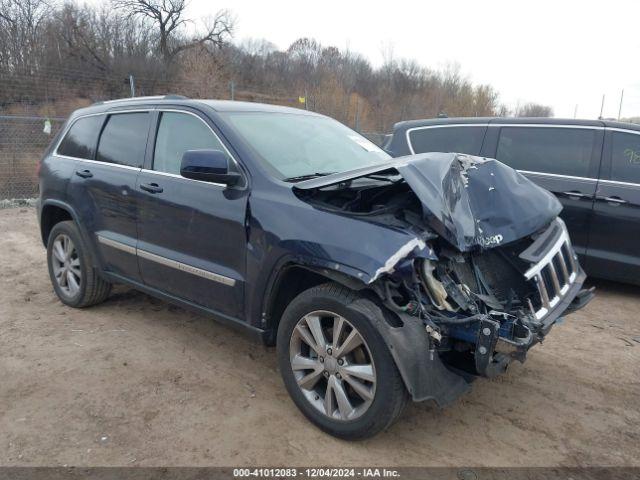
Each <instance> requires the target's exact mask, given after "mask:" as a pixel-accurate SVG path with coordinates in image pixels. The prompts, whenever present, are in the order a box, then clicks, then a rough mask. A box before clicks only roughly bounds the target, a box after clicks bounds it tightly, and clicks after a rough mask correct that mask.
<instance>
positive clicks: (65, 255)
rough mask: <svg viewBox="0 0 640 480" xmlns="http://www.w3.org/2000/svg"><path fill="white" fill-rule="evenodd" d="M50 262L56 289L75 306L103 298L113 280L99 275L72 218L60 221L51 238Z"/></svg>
mask: <svg viewBox="0 0 640 480" xmlns="http://www.w3.org/2000/svg"><path fill="white" fill-rule="evenodd" d="M47 263H48V266H49V276H50V277H51V283H52V284H53V289H54V290H55V292H56V295H58V298H59V299H60V300H61V301H62V302H63V303H64V304H66V305H69V306H71V307H78V308H81V307H88V306H91V305H95V304H97V303H100V302H103V301H104V300H105V299H106V298H107V297H108V296H109V292H110V291H111V284H110V283H109V282H107V281H105V280H104V279H102V278H101V277H100V276H99V275H98V271H97V269H95V268H94V267H93V266H92V262H91V257H90V255H89V252H88V250H87V249H86V248H85V246H84V243H83V241H82V238H81V236H80V233H79V232H78V228H77V227H76V225H75V224H74V223H73V222H71V221H64V222H60V223H57V224H56V225H55V226H54V227H53V229H52V230H51V233H50V234H49V241H48V242H47Z"/></svg>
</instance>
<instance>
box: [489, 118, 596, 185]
mask: <svg viewBox="0 0 640 480" xmlns="http://www.w3.org/2000/svg"><path fill="white" fill-rule="evenodd" d="M596 134H597V131H596V130H594V129H589V128H554V127H531V128H529V127H502V128H501V130H500V138H499V140H498V149H497V152H496V158H497V159H498V160H500V161H501V162H503V163H505V164H507V165H509V166H510V167H512V168H515V169H517V170H526V171H530V172H541V173H552V174H556V175H567V176H573V177H589V172H590V166H591V158H592V153H593V148H594V145H595V142H596V138H597V137H596Z"/></svg>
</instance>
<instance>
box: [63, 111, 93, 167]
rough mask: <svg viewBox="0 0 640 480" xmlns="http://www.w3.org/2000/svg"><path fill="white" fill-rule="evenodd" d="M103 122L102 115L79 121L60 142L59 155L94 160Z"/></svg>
mask: <svg viewBox="0 0 640 480" xmlns="http://www.w3.org/2000/svg"><path fill="white" fill-rule="evenodd" d="M103 120H104V118H103V117H102V115H94V116H91V117H84V118H80V119H78V120H77V121H76V122H75V123H74V124H73V125H72V126H71V128H70V129H69V131H68V132H67V134H66V135H65V136H64V138H63V139H62V142H60V145H59V146H58V152H57V153H58V155H66V156H68V157H75V158H84V159H87V160H93V157H94V156H95V154H96V143H98V134H99V133H100V127H101V126H102V121H103Z"/></svg>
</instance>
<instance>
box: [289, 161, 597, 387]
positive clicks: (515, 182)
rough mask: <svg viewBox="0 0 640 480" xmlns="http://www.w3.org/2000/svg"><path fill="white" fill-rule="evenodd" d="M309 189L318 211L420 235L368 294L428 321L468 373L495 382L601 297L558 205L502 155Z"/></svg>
mask: <svg viewBox="0 0 640 480" xmlns="http://www.w3.org/2000/svg"><path fill="white" fill-rule="evenodd" d="M320 180H322V179H320ZM305 183H307V185H303V186H301V187H302V188H299V189H297V190H296V194H297V195H298V196H299V198H301V199H303V200H305V201H307V202H308V203H310V204H312V205H313V206H314V207H316V208H320V209H323V210H326V211H330V212H334V213H336V214H340V215H348V216H352V217H358V218H361V219H362V220H364V221H367V222H374V223H378V224H381V225H385V226H387V227H389V228H392V229H401V230H403V231H405V232H410V233H411V234H412V235H413V239H412V240H411V241H409V242H408V243H406V244H405V245H402V246H401V247H400V248H399V249H398V251H397V253H396V254H395V255H393V256H392V257H390V258H388V259H384V260H385V261H384V263H383V264H382V265H381V266H380V267H379V268H378V269H377V271H376V272H375V275H373V276H372V278H371V280H370V281H369V282H368V288H370V289H372V290H373V291H375V292H376V294H377V295H378V297H379V298H380V300H381V301H382V302H383V304H384V305H385V306H386V307H387V308H388V309H389V310H390V311H392V312H398V313H403V314H409V315H411V316H413V317H417V318H419V319H420V320H421V321H422V322H423V324H424V328H425V330H426V332H427V333H428V336H429V338H430V348H431V351H432V352H433V353H434V354H435V353H436V352H437V353H438V354H439V355H440V356H441V358H442V359H443V360H444V361H445V363H447V364H448V365H449V366H452V367H454V368H456V369H459V370H460V371H464V372H467V373H469V374H471V375H482V376H494V375H496V374H499V373H502V372H503V371H504V370H505V369H506V368H507V366H508V364H509V363H510V362H511V361H512V360H514V359H517V360H519V361H524V359H525V357H526V353H527V351H528V349H529V348H530V347H531V346H532V345H534V344H535V343H538V342H541V341H542V340H543V338H544V337H545V335H546V334H547V333H548V332H549V330H550V329H551V327H552V325H553V324H554V323H555V322H556V321H557V320H558V318H559V317H560V316H561V315H562V314H564V313H567V311H571V310H572V309H577V308H580V307H581V306H583V305H584V304H586V303H587V302H588V301H589V300H590V299H591V297H592V296H593V294H592V292H591V291H585V290H580V289H581V285H582V282H583V280H584V273H583V272H582V270H581V268H580V266H579V264H578V262H577V257H576V255H575V253H574V251H573V249H572V247H571V243H570V240H569V236H568V234H567V231H566V228H565V226H564V223H563V222H562V220H560V219H559V218H558V216H557V215H558V213H559V212H560V206H559V203H558V202H557V200H556V199H555V198H554V197H553V196H552V195H551V194H549V193H548V192H546V191H544V190H542V189H541V188H539V187H538V186H536V185H535V184H533V183H531V182H530V181H529V180H527V179H526V178H525V177H523V176H522V175H520V174H519V173H518V172H516V171H515V170H512V169H510V168H509V167H507V166H505V165H503V164H501V163H500V162H497V161H496V160H486V159H480V158H477V157H470V156H468V155H461V154H426V156H423V158H422V159H419V161H418V162H414V161H412V162H410V163H407V164H403V163H399V164H397V165H394V166H392V167H391V168H389V167H387V168H386V169H384V170H380V169H378V170H377V171H374V172H363V174H362V175H359V176H356V177H354V178H348V179H340V180H338V181H334V182H331V183H327V182H325V183H323V182H322V181H313V182H305ZM514 190H515V194H514ZM505 202H506V203H505Z"/></svg>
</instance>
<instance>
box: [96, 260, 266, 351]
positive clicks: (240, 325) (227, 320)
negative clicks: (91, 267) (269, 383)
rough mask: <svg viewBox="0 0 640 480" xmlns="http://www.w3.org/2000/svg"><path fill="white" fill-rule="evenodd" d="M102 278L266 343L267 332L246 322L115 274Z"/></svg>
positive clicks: (104, 273)
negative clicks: (210, 319)
mask: <svg viewBox="0 0 640 480" xmlns="http://www.w3.org/2000/svg"><path fill="white" fill-rule="evenodd" d="M102 276H103V277H104V278H105V280H107V281H109V282H112V283H123V284H125V285H128V286H130V287H133V288H135V289H136V290H140V291H141V292H143V293H146V294H147V295H151V296H152V297H155V298H158V299H160V300H164V301H165V302H168V303H172V304H174V305H177V306H179V307H182V308H184V309H185V310H189V311H192V312H194V313H199V314H201V315H204V316H207V317H211V318H213V319H214V320H216V321H217V322H219V323H221V324H223V325H226V326H228V327H231V328H232V329H234V330H236V331H238V332H240V333H242V334H244V335H247V336H248V337H249V338H251V339H252V340H254V341H260V342H262V343H266V339H267V332H266V331H265V330H262V329H261V328H257V327H254V326H253V325H249V324H248V323H247V322H244V321H242V320H240V319H238V318H235V317H230V316H229V315H224V314H223V313H220V312H218V311H216V310H211V309H209V308H206V307H203V306H201V305H198V304H197V303H193V302H190V301H189V300H184V299H182V298H180V297H176V296H174V295H170V294H168V293H166V292H163V291H162V290H158V289H157V288H153V287H149V286H147V285H144V284H142V283H138V282H135V281H133V280H130V279H128V278H126V277H122V276H120V275H117V274H115V273H111V272H105V271H103V272H102Z"/></svg>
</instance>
